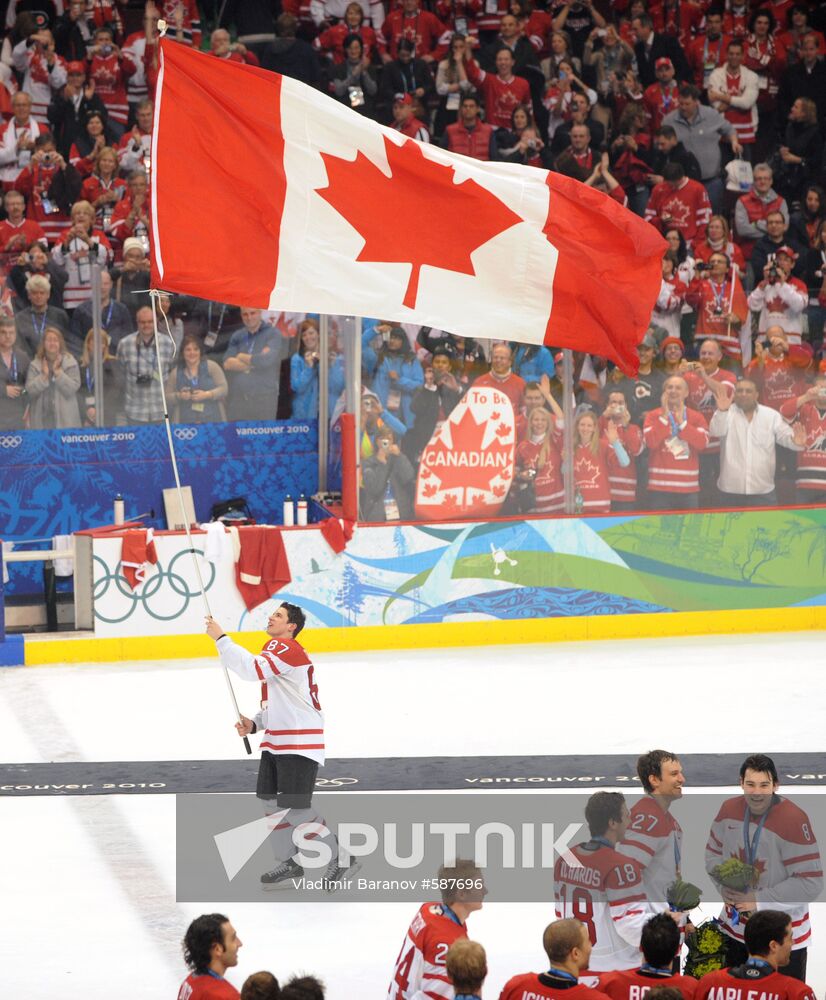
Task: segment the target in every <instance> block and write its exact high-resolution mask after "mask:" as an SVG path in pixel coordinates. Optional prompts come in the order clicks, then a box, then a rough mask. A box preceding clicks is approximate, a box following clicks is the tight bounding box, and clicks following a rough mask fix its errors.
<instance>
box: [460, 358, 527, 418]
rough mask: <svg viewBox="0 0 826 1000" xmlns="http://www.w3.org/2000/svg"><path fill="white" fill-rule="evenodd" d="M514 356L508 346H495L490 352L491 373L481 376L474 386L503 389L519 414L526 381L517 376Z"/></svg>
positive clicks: (515, 411)
mask: <svg viewBox="0 0 826 1000" xmlns="http://www.w3.org/2000/svg"><path fill="white" fill-rule="evenodd" d="M512 361H513V354H512V352H511V349H510V347H508V345H507V344H495V345H494V346H493V348H492V349H491V352H490V371H489V372H487V374H485V375H480V376H479V378H477V379H476V381H475V382H474V383H473V384H474V386H477V387H481V386H488V387H490V388H493V389H501V391H502V392H504V394H505V395H506V396H507V397H508V399H509V400H510V401H511V403H512V404H513V412H514V413H518V412H519V404H520V403H521V401H522V393H523V392H524V391H525V380H524V379H523V378H521V377H520V376H519V375H515V374H514V372H513V370H512V368H511V363H512Z"/></svg>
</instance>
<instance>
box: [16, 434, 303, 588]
mask: <svg viewBox="0 0 826 1000" xmlns="http://www.w3.org/2000/svg"><path fill="white" fill-rule="evenodd" d="M172 433H173V439H174V442H175V454H176V456H177V459H178V469H179V472H180V476H181V482H182V483H183V484H184V485H188V486H191V487H192V495H193V498H194V502H195V514H196V517H197V518H198V520H199V521H206V520H209V514H210V507H211V506H212V504H213V503H216V502H217V501H220V500H227V499H229V498H231V497H237V496H243V497H246V499H247V502H248V503H249V506H250V509H251V511H252V513H253V516H254V517H255V518H256V519H257V520H258V521H260V522H268V523H276V524H280V522H281V510H282V502H283V499H284V497H285V496H286V495H287V494H291V495H292V496H297V495H298V494H300V493H304V494H306V495H308V496H309V495H310V494H312V493H314V492H315V491H316V489H317V488H318V487H317V484H318V424H317V421H315V420H308V421H302V422H295V421H286V420H279V421H274V422H267V423H263V422H262V423H253V422H245V423H237V424H229V423H215V424H178V425H176V426H174V427H173V429H172ZM174 485H175V480H174V477H173V474H172V463H171V460H170V458H169V445H168V443H167V438H166V430H165V428H164V427H163V426H151V427H104V428H100V429H98V428H81V429H77V430H75V429H70V430H49V431H4V432H0V537H2V538H3V539H5V540H7V541H22V540H25V539H31V538H48V539H50V538H52V537H53V536H54V535H59V534H70V533H72V532H74V531H79V530H81V529H82V528H92V527H96V526H97V525H102V524H111V522H112V501H113V499H114V497H115V494H117V493H120V494H121V495H122V496H123V498H124V501H125V504H124V506H125V510H126V517H127V518H129V517H130V516H135V515H137V514H141V513H144V512H146V511H148V510H150V509H154V511H155V514H156V517H155V518H154V519H151V518H148V519H146V522H145V523H146V524H147V525H149V526H152V527H156V528H165V527H166V523H165V520H164V510H163V493H162V491H163V490H164V489H165V488H169V487H172V486H174ZM44 547H45V546H44ZM41 575H42V568H41V564H39V563H20V564H16V565H15V566H14V569H13V571H12V573H11V579H10V580H9V583H8V584H7V585H6V594H7V595H14V594H17V595H19V594H30V593H39V592H42V582H41Z"/></svg>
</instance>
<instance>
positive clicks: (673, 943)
mask: <svg viewBox="0 0 826 1000" xmlns="http://www.w3.org/2000/svg"><path fill="white" fill-rule="evenodd" d="M640 951H641V952H642V957H643V958H644V959H645V963H644V964H643V965H641V966H640V967H639V968H638V969H630V970H629V971H627V972H608V973H605V974H604V975H602V976H600V978H599V988H600V990H602V992H603V993H606V994H607V995H608V996H609V997H610V998H611V1000H631V998H632V997H633V998H635V1000H638V998H640V997H642V996H647V997H649V998H650V996H651V993H653V991H654V990H657V996H658V997H659V998H660V1000H665V997H664V996H663V994H662V993H660V992H659V991H660V990H661V989H665V988H669V987H670V988H671V989H673V990H674V991H675V992H676V993H677V996H678V997H681V998H682V1000H693V997H694V988H695V986H696V985H697V980H696V979H692V978H691V977H690V976H680V975H675V974H674V972H673V971H672V968H673V963H674V958H675V956H678V955H679V954H680V928H679V927H678V926H677V924H676V923H675V921H674V920H673V919H672V918H671V915H670V914H668V913H658V914H656V915H655V916H653V917H651V919H650V920H647V921H646V923H645V924H644V925H643V928H642V934H641V935H640Z"/></svg>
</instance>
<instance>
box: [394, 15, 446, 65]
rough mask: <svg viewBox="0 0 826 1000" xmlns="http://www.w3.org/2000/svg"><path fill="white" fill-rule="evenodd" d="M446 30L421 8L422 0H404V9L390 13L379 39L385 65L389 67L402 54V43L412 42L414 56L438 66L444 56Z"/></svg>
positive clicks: (435, 18)
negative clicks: (437, 63) (403, 41)
mask: <svg viewBox="0 0 826 1000" xmlns="http://www.w3.org/2000/svg"><path fill="white" fill-rule="evenodd" d="M444 32H445V28H444V25H443V24H442V22H441V21H440V20H439V18H438V17H436V15H435V14H431V13H430V11H428V10H421V9H420V8H419V0H402V3H401V7H400V8H397V9H396V10H391V11H390V13H389V14H388V15H387V18H386V19H385V21H384V24H383V25H382V26H381V31H380V32H379V36H378V47H379V54H380V55H381V59H382V62H384V63H389V62H390V61H391V60H392V59H395V58H396V57H397V56H398V54H399V42H400V41H401V40H402V39H403V38H404V39H407V40H408V41H411V42H413V53H414V55H415V56H416V57H417V58H419V59H423V60H424V61H425V62H427V63H432V62H438V61H439V59H440V58H441V56H442V54H443V52H444V45H445V43H444V42H443V41H442V36H443V35H444Z"/></svg>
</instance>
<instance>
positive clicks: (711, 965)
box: [683, 920, 726, 979]
mask: <svg viewBox="0 0 826 1000" xmlns="http://www.w3.org/2000/svg"><path fill="white" fill-rule="evenodd" d="M685 943H686V945H687V947H688V956H687V958H686V962H685V971H684V973H683V974H684V975H686V976H693V977H694V979H702V978H703V976H704V975H705V974H706V973H707V972H716V971H717V970H718V969H724V968H725V967H726V936H725V934H723V932H722V931H721V930H720V925H719V924H718V922H717V921H716V920H706V922H705V923H703V924H700V926H699V927H697V928H695V929H694V930H693V931H692V932H691V934H688V935H686V939H685Z"/></svg>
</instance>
